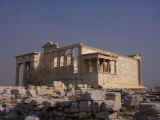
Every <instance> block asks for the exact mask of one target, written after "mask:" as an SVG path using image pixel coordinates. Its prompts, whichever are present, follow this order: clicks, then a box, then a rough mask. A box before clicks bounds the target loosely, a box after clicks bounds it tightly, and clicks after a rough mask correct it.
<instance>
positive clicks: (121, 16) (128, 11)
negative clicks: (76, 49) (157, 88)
mask: <svg viewBox="0 0 160 120" xmlns="http://www.w3.org/2000/svg"><path fill="white" fill-rule="evenodd" d="M49 40H53V41H55V40H58V41H59V42H60V44H61V45H69V44H72V43H79V42H83V43H84V44H87V45H90V46H93V47H97V48H102V49H106V50H109V51H113V52H116V53H121V54H124V55H127V54H135V53H142V55H143V71H142V72H143V80H144V81H145V84H146V85H150V86H151V85H158V84H159V85H160V77H159V75H160V54H159V52H160V47H159V46H160V0H0V41H1V43H0V85H8V84H13V82H14V80H15V58H14V56H15V55H17V54H21V53H26V52H31V51H36V50H41V46H42V45H43V44H44V43H45V42H47V41H49Z"/></svg>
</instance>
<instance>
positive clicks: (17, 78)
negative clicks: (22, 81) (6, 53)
mask: <svg viewBox="0 0 160 120" xmlns="http://www.w3.org/2000/svg"><path fill="white" fill-rule="evenodd" d="M19 69H20V64H16V83H15V85H16V86H18V85H19V71H20V70H19Z"/></svg>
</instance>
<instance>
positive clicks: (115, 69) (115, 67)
mask: <svg viewBox="0 0 160 120" xmlns="http://www.w3.org/2000/svg"><path fill="white" fill-rule="evenodd" d="M114 73H115V74H117V62H116V61H114Z"/></svg>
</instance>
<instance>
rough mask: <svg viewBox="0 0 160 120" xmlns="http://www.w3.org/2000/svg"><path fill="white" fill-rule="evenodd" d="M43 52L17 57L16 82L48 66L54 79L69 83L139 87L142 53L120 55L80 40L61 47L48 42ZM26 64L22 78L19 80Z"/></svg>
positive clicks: (23, 82)
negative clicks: (84, 43) (21, 70)
mask: <svg viewBox="0 0 160 120" xmlns="http://www.w3.org/2000/svg"><path fill="white" fill-rule="evenodd" d="M43 48H44V51H43V52H42V53H41V52H32V53H27V54H23V55H18V56H16V85H24V84H25V78H26V77H28V73H29V72H32V70H33V69H37V68H38V67H39V66H41V65H42V66H43V65H46V66H47V67H48V69H49V70H50V72H51V74H50V75H51V79H52V80H53V81H61V82H63V83H65V84H66V85H67V84H69V83H72V84H74V85H82V86H83V85H88V86H91V87H94V88H96V87H102V88H139V87H141V86H143V84H142V79H141V55H140V54H136V55H128V56H124V55H119V54H116V53H112V52H109V51H105V50H101V49H96V48H92V47H89V46H86V45H83V44H81V43H79V44H73V45H69V46H65V47H59V45H58V43H57V42H47V43H46V44H45V45H44V46H43ZM21 65H23V66H24V69H23V80H22V81H20V79H19V71H20V66H21Z"/></svg>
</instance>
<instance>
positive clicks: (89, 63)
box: [88, 60, 92, 72]
mask: <svg viewBox="0 0 160 120" xmlns="http://www.w3.org/2000/svg"><path fill="white" fill-rule="evenodd" d="M88 65H89V66H88V67H89V69H88V70H89V72H92V61H91V60H89V61H88Z"/></svg>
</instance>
